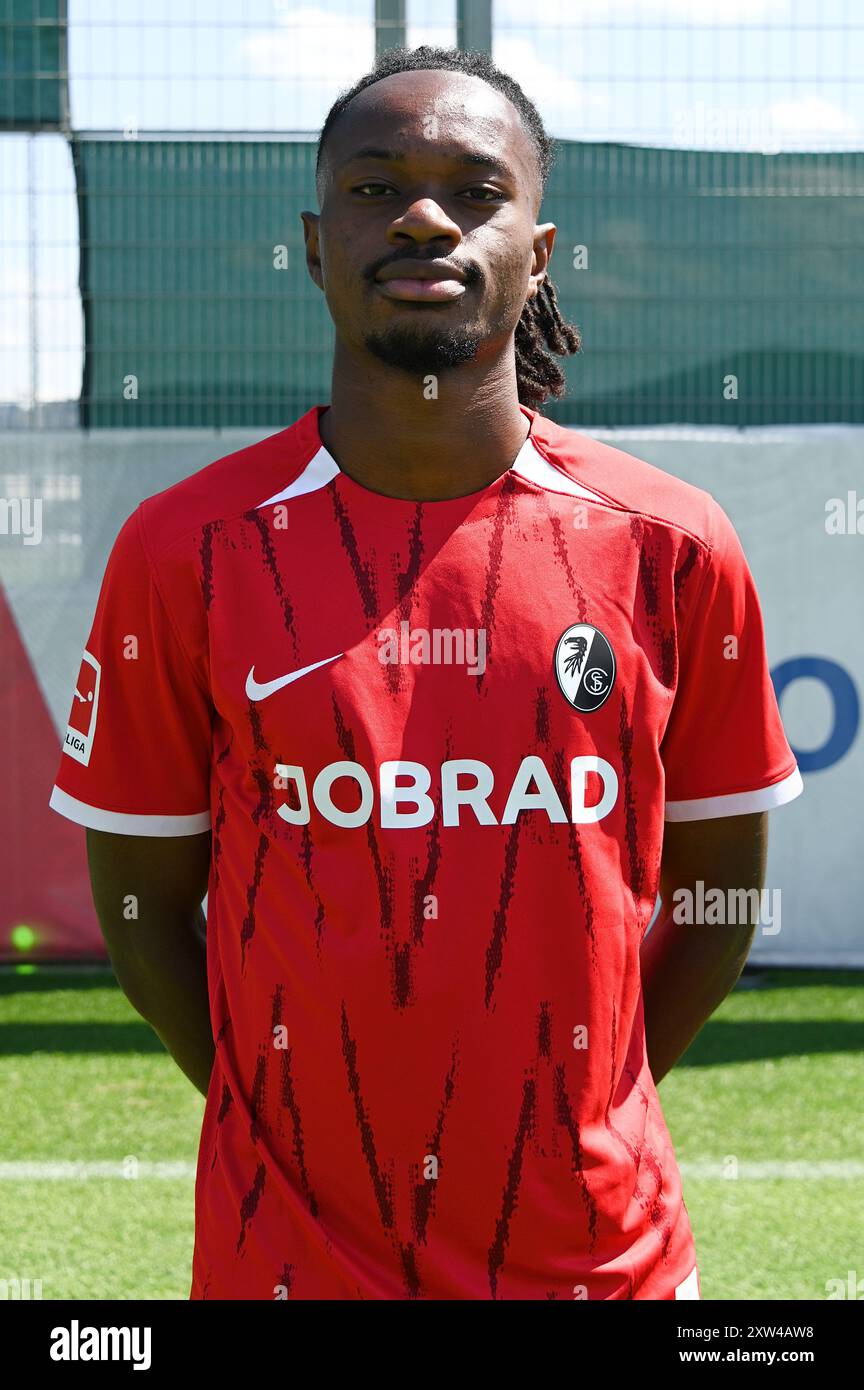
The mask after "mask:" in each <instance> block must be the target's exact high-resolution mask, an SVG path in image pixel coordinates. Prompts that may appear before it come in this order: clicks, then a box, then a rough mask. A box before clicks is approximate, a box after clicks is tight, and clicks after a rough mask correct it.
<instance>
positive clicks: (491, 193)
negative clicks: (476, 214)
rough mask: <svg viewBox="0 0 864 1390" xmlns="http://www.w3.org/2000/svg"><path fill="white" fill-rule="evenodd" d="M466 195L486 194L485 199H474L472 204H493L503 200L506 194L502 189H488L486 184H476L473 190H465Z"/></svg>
mask: <svg viewBox="0 0 864 1390" xmlns="http://www.w3.org/2000/svg"><path fill="white" fill-rule="evenodd" d="M465 193H466V195H467V194H469V193H480V194H484V195H485V196H484V197H480V198H472V199H471V201H472V203H492V202H494V201H495V200H496V198H503V197H504V194H503V193H502V192H501V189H500V188H488V187H487V186H486V185H485V184H475V185H474V187H473V188H466V189H465Z"/></svg>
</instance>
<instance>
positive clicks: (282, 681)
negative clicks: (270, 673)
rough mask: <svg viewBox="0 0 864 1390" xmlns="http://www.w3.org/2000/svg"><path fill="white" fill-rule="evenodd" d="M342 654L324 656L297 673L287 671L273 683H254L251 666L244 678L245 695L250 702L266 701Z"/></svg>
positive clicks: (342, 654)
mask: <svg viewBox="0 0 864 1390" xmlns="http://www.w3.org/2000/svg"><path fill="white" fill-rule="evenodd" d="M344 655H345V653H344V652H337V653H336V655H335V656H325V658H324V660H323V661H313V662H312V665H311V666H302V667H301V668H300V670H299V671H289V672H288V675H287V676H277V677H276V679H275V680H273V681H264V682H263V683H260V684H259V682H258V681H256V679H255V675H254V671H255V667H254V666H253V667H252V668H251V670H250V672H249V674H248V676H247V677H246V694H247V695H248V696H249V699H250V700H266V699H267V696H268V695H275V693H276V691H277V690H281V689H282V687H283V686H284V685H290V684H291V682H292V681H299V679H300V677H301V676H308V675H309V672H310V671H317V670H318V667H319V666H326V665H327V663H328V662H330V661H338V659H339V657H340V656H344Z"/></svg>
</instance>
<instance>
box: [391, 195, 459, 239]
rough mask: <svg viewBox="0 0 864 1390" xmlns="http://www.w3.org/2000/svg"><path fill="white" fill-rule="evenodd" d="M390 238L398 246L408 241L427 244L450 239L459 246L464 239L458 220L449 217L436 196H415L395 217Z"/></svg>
mask: <svg viewBox="0 0 864 1390" xmlns="http://www.w3.org/2000/svg"><path fill="white" fill-rule="evenodd" d="M387 237H388V240H389V241H390V242H391V243H392V244H393V245H394V246H398V245H400V244H404V242H406V241H411V242H414V243H416V244H417V245H418V246H422V245H425V244H426V242H428V241H442V240H443V241H448V242H449V243H450V245H451V246H457V245H458V243H459V242H460V241H461V240H462V232H461V230H460V228H459V224H458V222H454V221H453V219H452V218H450V217H448V216H447V214H446V212H445V211H444V209H443V208H442V207H441V204H440V203H438V202H436V201H435V199H434V198H429V197H423V198H415V199H414V201H413V202H412V203H411V204H410V206H409V207H407V208H406V209H405V211H404V212H403V213H402V214H401V216H399V217H394V219H393V221H392V222H391V223H390V226H389V228H388V233H387Z"/></svg>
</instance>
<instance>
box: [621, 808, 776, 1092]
mask: <svg viewBox="0 0 864 1390" xmlns="http://www.w3.org/2000/svg"><path fill="white" fill-rule="evenodd" d="M767 844H768V816H767V812H765V811H762V812H758V813H756V814H753V815H745V816H724V817H720V818H717V819H715V820H698V821H682V822H673V823H669V824H667V826H666V833H665V837H664V841H663V860H662V864H661V868H660V896H661V900H662V901H661V907H660V912H659V914H658V917H657V920H656V922H655V923H654V926H653V927H652V928H651V930H650V932H649V933H648V935H647V936H646V938H645V940H644V941H643V943H642V950H641V953H640V959H641V964H642V989H643V996H644V1001H645V1033H646V1039H647V1047H648V1064H649V1066H650V1068H651V1074H652V1076H653V1077H654V1080H655V1082H657V1081H660V1080H661V1078H662V1077H664V1076H665V1075H666V1073H667V1072H668V1071H669V1070H670V1069H671V1068H672V1067H673V1066H674V1064H675V1063H676V1062H677V1060H678V1058H679V1057H680V1056H681V1055H682V1053H684V1052H685V1051H686V1049H687V1048H688V1047H689V1045H690V1043H691V1042H692V1041H693V1039H694V1038H695V1037H696V1034H697V1033H698V1032H699V1030H700V1029H701V1028H702V1027H703V1025H704V1024H705V1023H706V1022H707V1020H708V1019H709V1018H710V1017H711V1015H712V1013H713V1012H714V1010H715V1009H716V1008H717V1007H718V1005H719V1004H721V1003H722V1002H723V1000H724V999H725V998H726V995H727V994H728V993H729V991H730V990H731V989H732V986H733V985H734V984H735V981H736V980H737V979H738V976H739V975H740V974H741V971H742V970H743V968H744V963H745V961H746V959H747V953H748V951H749V950H750V945H751V942H752V940H753V935H754V931H755V927H756V924H757V922H758V913H756V914H752V913H751V914H750V915H751V917H752V921H751V922H745V923H744V924H743V925H742V924H741V923H739V924H738V925H728V924H727V925H723V926H721V925H717V926H708V925H701V926H700V925H696V924H691V923H679V922H675V921H673V919H672V912H673V909H674V907H675V903H674V902H673V899H672V895H673V893H674V892H675V890H676V889H679V888H689V889H690V890H691V892H693V893H694V895H695V891H696V889H695V885H696V883H697V881H698V880H699V879H701V880H702V882H703V884H704V885H705V893H708V891H709V890H710V889H712V888H720V889H723V890H726V889H734V888H737V889H754V888H755V889H756V890H757V891H760V890H761V888H762V886H763V884H764V882H765V862H766V855H767ZM679 915H680V914H679ZM727 915H728V914H727Z"/></svg>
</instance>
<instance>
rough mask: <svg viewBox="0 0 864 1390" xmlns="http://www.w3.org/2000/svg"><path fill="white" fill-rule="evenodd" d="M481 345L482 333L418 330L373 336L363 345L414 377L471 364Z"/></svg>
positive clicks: (381, 358)
mask: <svg viewBox="0 0 864 1390" xmlns="http://www.w3.org/2000/svg"><path fill="white" fill-rule="evenodd" d="M481 342H482V337H481V335H480V334H479V333H476V332H469V331H467V330H465V329H462V330H459V329H450V330H448V331H447V332H438V333H434V332H428V331H427V332H419V331H418V328H417V326H413V325H412V326H410V327H409V326H406V327H404V328H389V329H388V330H387V331H386V332H382V333H370V334H367V336H366V338H365V339H364V344H365V346H366V348H367V349H368V351H369V352H371V353H372V355H373V356H374V357H377V358H378V360H379V362H384V363H385V365H386V366H388V367H395V368H396V369H398V370H400V371H405V372H411V373H412V375H424V374H426V373H429V372H441V371H446V370H447V369H448V368H452V367H459V366H461V365H462V364H463V363H465V362H470V361H471V360H472V359H473V358H474V357H475V356H476V355H477V349H478V348H479V346H480V344H481Z"/></svg>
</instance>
